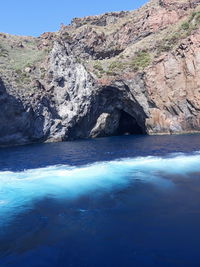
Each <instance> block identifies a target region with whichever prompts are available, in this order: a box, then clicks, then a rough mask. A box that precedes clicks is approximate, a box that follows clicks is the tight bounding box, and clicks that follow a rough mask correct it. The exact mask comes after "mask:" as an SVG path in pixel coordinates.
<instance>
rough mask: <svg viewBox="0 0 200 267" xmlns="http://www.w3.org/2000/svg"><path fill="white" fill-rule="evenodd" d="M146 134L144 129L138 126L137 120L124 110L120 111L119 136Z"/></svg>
mask: <svg viewBox="0 0 200 267" xmlns="http://www.w3.org/2000/svg"><path fill="white" fill-rule="evenodd" d="M126 134H127V135H132V134H145V131H144V129H143V128H142V127H141V126H140V125H139V124H138V122H137V121H136V119H135V118H134V117H132V116H131V115H129V114H128V113H127V112H125V111H124V110H121V111H120V119H119V126H118V129H117V135H126Z"/></svg>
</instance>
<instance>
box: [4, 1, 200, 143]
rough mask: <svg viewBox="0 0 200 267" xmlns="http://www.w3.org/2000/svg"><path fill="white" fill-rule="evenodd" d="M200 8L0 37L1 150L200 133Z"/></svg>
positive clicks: (158, 6) (187, 4)
mask: <svg viewBox="0 0 200 267" xmlns="http://www.w3.org/2000/svg"><path fill="white" fill-rule="evenodd" d="M199 77H200V1H194V0H191V1H188V0H181V1H180V0H179V1H176V0H174V1H172V0H152V1H150V2H148V3H147V4H146V5H144V6H143V7H141V8H140V9H138V10H135V11H130V12H115V13H107V14H104V15H100V16H93V17H85V18H82V19H77V18H76V19H74V20H73V21H72V23H71V25H68V26H64V25H62V26H61V29H60V30H59V32H56V33H50V32H49V33H44V34H42V35H41V36H40V37H38V38H34V37H19V36H11V35H8V34H3V33H2V34H0V105H1V109H0V145H15V144H25V143H31V142H46V141H63V140H73V139H77V138H88V137H101V136H110V135H120V134H180V133H191V132H200V78H199Z"/></svg>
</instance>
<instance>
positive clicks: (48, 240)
mask: <svg viewBox="0 0 200 267" xmlns="http://www.w3.org/2000/svg"><path fill="white" fill-rule="evenodd" d="M0 266H1V267H7V266H8V267H135V266H136V267H137V266H139V267H140V266H161V267H165V266H181V267H182V266H187V267H188V266H189V267H192V266H200V135H185V136H121V137H111V138H100V139H94V140H81V141H75V142H64V143H54V144H37V145H28V146H21V147H12V148H1V149H0Z"/></svg>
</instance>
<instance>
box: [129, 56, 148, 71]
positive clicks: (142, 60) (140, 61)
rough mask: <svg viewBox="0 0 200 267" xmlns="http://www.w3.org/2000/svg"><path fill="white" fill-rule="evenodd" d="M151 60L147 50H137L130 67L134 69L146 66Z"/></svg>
mask: <svg viewBox="0 0 200 267" xmlns="http://www.w3.org/2000/svg"><path fill="white" fill-rule="evenodd" d="M150 62H151V56H150V54H149V53H148V52H147V51H139V52H138V53H137V54H136V56H135V57H134V58H133V59H132V61H131V63H130V67H132V68H133V69H134V70H140V69H144V68H146V67H147V66H148V65H149V64H150Z"/></svg>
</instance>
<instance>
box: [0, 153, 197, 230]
mask: <svg viewBox="0 0 200 267" xmlns="http://www.w3.org/2000/svg"><path fill="white" fill-rule="evenodd" d="M193 172H200V153H199V152H197V153H195V154H193V155H184V154H173V155H170V156H168V157H165V158H161V157H152V156H149V157H140V158H128V159H120V160H115V161H109V162H98V163H94V164H92V165H86V166H82V167H71V166H67V165H59V166H51V167H46V168H40V169H30V170H25V171H23V172H8V171H3V172H0V218H2V219H1V220H0V225H1V224H2V223H3V222H5V221H6V220H8V219H11V218H13V216H15V215H16V214H19V213H20V212H23V211H24V210H26V209H29V208H31V207H32V206H33V205H34V202H35V201H39V200H42V199H43V198H46V197H51V198H54V199H74V198H77V197H79V196H81V195H84V194H88V193H90V192H94V191H99V192H105V191H107V192H108V191H111V190H114V189H116V188H123V187H126V186H128V185H129V184H130V183H134V181H136V180H137V181H141V182H144V183H151V184H154V185H155V186H158V187H159V188H164V189H166V190H167V189H168V188H173V187H174V186H175V185H174V184H173V180H170V179H166V178H165V175H166V174H167V175H174V174H175V175H182V176H183V177H184V176H185V175H187V174H190V173H193Z"/></svg>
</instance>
